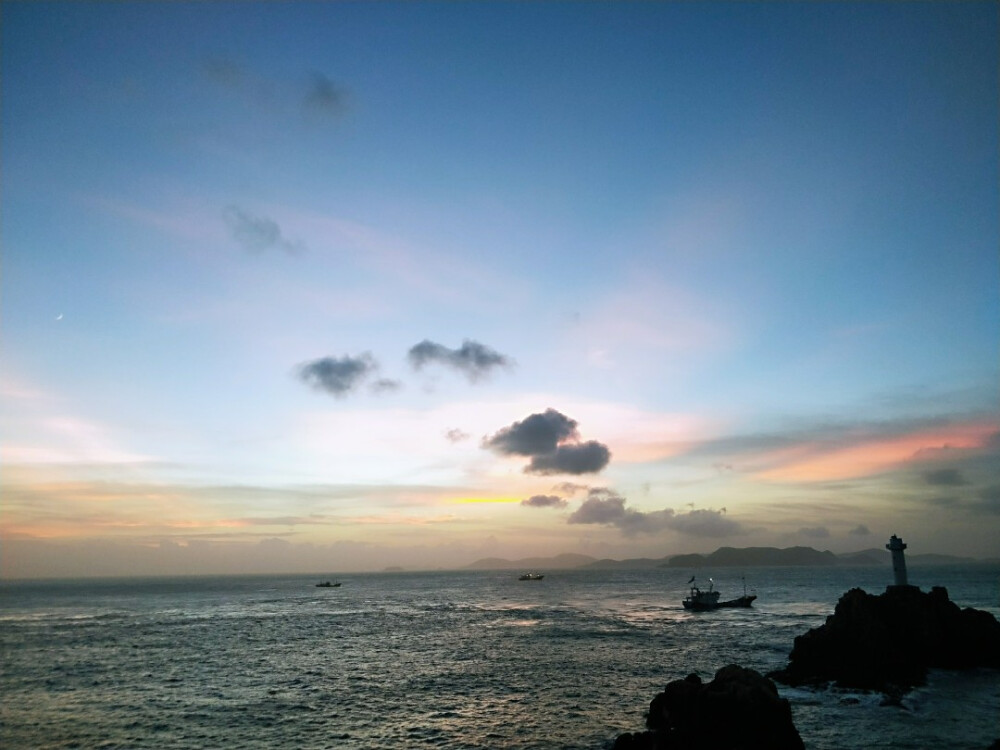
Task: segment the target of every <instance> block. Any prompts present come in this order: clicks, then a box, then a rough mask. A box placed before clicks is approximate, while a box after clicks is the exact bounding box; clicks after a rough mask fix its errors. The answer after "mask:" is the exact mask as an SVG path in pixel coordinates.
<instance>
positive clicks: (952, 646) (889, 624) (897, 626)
mask: <svg viewBox="0 0 1000 750" xmlns="http://www.w3.org/2000/svg"><path fill="white" fill-rule="evenodd" d="M788 659H789V660H788V666H787V667H785V668H784V669H781V670H778V671H776V672H772V673H771V674H770V675H769V676H770V677H772V678H773V679H775V680H777V681H778V682H782V683H785V684H787V685H814V686H816V685H823V684H826V683H830V682H832V683H834V684H836V685H837V687H842V688H860V689H865V690H878V691H881V692H883V693H886V694H889V695H899V694H902V693H905V692H907V691H909V690H911V689H912V688H914V687H916V686H917V685H922V684H924V682H925V680H926V678H927V670H928V669H929V668H931V667H940V668H942V669H971V668H973V667H992V668H995V669H1000V622H997V619H996V618H995V617H994V616H993V615H991V614H990V613H989V612H983V611H981V610H977V609H973V608H971V607H966V608H965V609H960V608H959V607H958V605H956V604H955V603H954V602H952V601H951V600H950V599H949V598H948V591H947V589H945V588H944V587H942V586H935V587H934V588H932V589H931V590H930V592H924V591H921V590H920V589H919V588H917V587H916V586H890V587H888V588H887V589H886V591H885V593H884V594H879V595H872V594H868V593H866V592H865V591H864V590H862V589H851V590H850V591H848V592H847V593H846V594H844V595H843V596H842V597H840V601H838V602H837V607H836V609H835V610H834V613H833V614H832V615H830V616H829V617H827V619H826V623H825V624H824V625H821V626H820V627H818V628H813V629H812V630H810V631H809V632H807V633H805V634H803V635H800V636H798V637H797V638H796V639H795V643H794V646H793V648H792V652H791V654H790V655H789V657H788Z"/></svg>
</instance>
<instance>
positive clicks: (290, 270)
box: [0, 2, 1000, 576]
mask: <svg viewBox="0 0 1000 750" xmlns="http://www.w3.org/2000/svg"><path fill="white" fill-rule="evenodd" d="M3 21H4V23H3V27H2V42H3V45H2V46H3V50H2V57H0V63H2V73H3V75H2V83H0V85H2V94H3V96H2V105H0V117H2V121H0V125H2V130H0V133H2V140H0V147H2V153H0V155H2V166H3V176H2V178H0V190H2V192H0V202H2V206H0V207H2V225H0V232H2V241H3V277H2V284H3V287H2V292H3V294H2V299H0V304H2V314H3V317H2V347H3V362H2V370H0V378H2V380H0V386H2V388H0V398H2V401H0V410H2V411H0V414H2V422H3V424H4V427H3V428H2V433H0V437H2V450H3V454H2V458H3V466H4V470H3V472H2V482H3V484H4V488H3V492H4V495H5V498H6V500H5V502H4V503H3V506H2V508H0V534H2V547H0V551H2V554H3V570H0V574H3V575H8V576H15V575H66V574H67V572H78V573H81V574H86V573H93V574H108V573H115V572H121V573H129V572H165V573H171V572H220V571H229V570H232V571H240V570H247V571H257V570H259V571H269V570H303V571H306V570H310V571H312V570H349V569H379V568H381V567H384V566H385V565H402V566H405V567H411V568H416V567H437V566H453V565H462V564H466V563H467V562H471V561H472V560H474V559H476V558H477V557H483V556H487V555H501V556H506V557H518V556H523V555H530V554H554V553H558V552H563V551H573V552H583V553H587V554H594V555H595V556H602V557H603V556H610V557H627V556H639V555H646V556H655V557H660V556H663V555H668V554H674V553H680V552H689V551H710V550H712V549H714V548H715V547H717V546H720V545H723V544H726V545H730V546H759V545H776V546H791V545H793V544H810V545H812V546H816V547H820V548H830V549H834V550H836V551H850V550H854V549H861V548H865V547H871V546H879V547H880V546H882V545H883V544H884V543H885V541H884V540H885V538H887V537H888V535H889V534H890V533H899V534H901V535H902V536H904V538H906V539H907V541H908V542H909V543H910V544H911V548H913V549H914V551H917V550H923V551H928V552H930V551H934V552H946V553H955V554H959V553H961V554H973V555H977V556H997V555H1000V547H998V546H997V541H996V539H997V538H998V534H997V531H998V521H1000V516H998V513H1000V504H998V503H1000V476H998V471H997V469H996V467H997V465H998V463H1000V438H998V434H1000V409H998V403H997V383H998V372H997V370H998V362H1000V357H998V354H1000V352H998V343H997V342H998V341H1000V294H998V291H1000V289H998V285H1000V273H998V271H1000V263H998V234H1000V229H998V225H1000V222H998V205H1000V195H998V184H1000V182H998V142H1000V138H998V125H997V123H998V116H997V115H998V111H997V110H998V104H997V102H998V91H1000V87H998V73H997V71H998V66H1000V61H998V57H1000V54H998V41H997V39H998V38H1000V34H998V33H997V32H998V31H1000V29H998V26H1000V24H998V10H997V7H996V5H995V4H991V3H961V4H950V3H949V4H945V3H941V4H931V3H891V4H889V3H887V4H818V3H780V4H778V3H762V4H754V3H741V4H730V3H718V4H716V3H677V4H673V3H634V4H629V3H626V4H597V3H537V4H527V3H496V4H493V3H463V4H459V3H441V4H434V3H410V4H393V3H380V4H374V3H358V4H347V3H329V4H326V3H299V2H290V3H280V4H279V3H232V4H230V3H163V4H159V3H128V2H126V3H86V2H83V3H39V2H31V3H27V2H25V3H20V2H11V3H6V4H5V6H4V18H3ZM550 410H551V411H550ZM498 436H500V437H498ZM531 498H535V500H534V501H531V502H529V501H530V500H531ZM538 498H544V499H543V500H539V499H538ZM111 551H113V554H112V552H111Z"/></svg>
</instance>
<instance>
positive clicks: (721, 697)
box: [614, 664, 804, 750]
mask: <svg viewBox="0 0 1000 750" xmlns="http://www.w3.org/2000/svg"><path fill="white" fill-rule="evenodd" d="M646 726H647V727H648V729H649V731H646V732H639V733H635V734H633V733H627V734H623V735H620V736H619V737H618V738H617V739H616V740H615V744H614V750H754V749H756V748H761V749H763V748H768V750H802V748H804V745H803V744H802V738H801V737H799V733H798V730H796V729H795V725H794V724H793V723H792V709H791V706H789V704H788V701H787V700H785V699H784V698H781V697H780V696H779V695H778V689H777V688H776V687H775V686H774V683H773V682H771V680H769V679H767V678H766V677H764V676H763V675H761V674H760V673H759V672H755V671H754V670H752V669H745V668H743V667H740V666H738V665H736V664H730V665H729V666H727V667H723V668H722V669H720V670H719V671H718V672H716V673H715V679H714V680H712V681H711V682H709V683H708V684H702V682H701V679H700V678H699V677H698V675H694V674H692V675H689V676H688V677H687V678H685V679H683V680H675V681H674V682H671V683H670V684H668V685H667V686H666V688H665V689H664V691H663V692H662V693H660V694H659V695H657V696H656V697H655V698H653V701H652V703H650V705H649V714H648V715H647V717H646Z"/></svg>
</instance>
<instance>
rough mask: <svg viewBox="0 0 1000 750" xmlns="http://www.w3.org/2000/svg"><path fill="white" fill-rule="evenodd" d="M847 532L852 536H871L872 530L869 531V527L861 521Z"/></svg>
mask: <svg viewBox="0 0 1000 750" xmlns="http://www.w3.org/2000/svg"><path fill="white" fill-rule="evenodd" d="M847 533H848V534H850V535H851V536H870V535H871V533H872V532H871V531H869V529H868V527H867V526H865V525H864V524H863V523H859V524H858V525H857V526H855V527H854V528H853V529H851V530H850V531H848V532H847Z"/></svg>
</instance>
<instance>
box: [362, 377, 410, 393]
mask: <svg viewBox="0 0 1000 750" xmlns="http://www.w3.org/2000/svg"><path fill="white" fill-rule="evenodd" d="M402 387H403V384H402V383H401V382H399V381H398V380H390V379H389V378H379V379H378V380H376V381H375V382H374V383H372V384H371V385H370V386H369V387H368V388H369V390H370V391H371V392H372V393H374V394H376V395H377V394H380V393H392V392H394V391H398V390H400V389H401V388H402Z"/></svg>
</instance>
